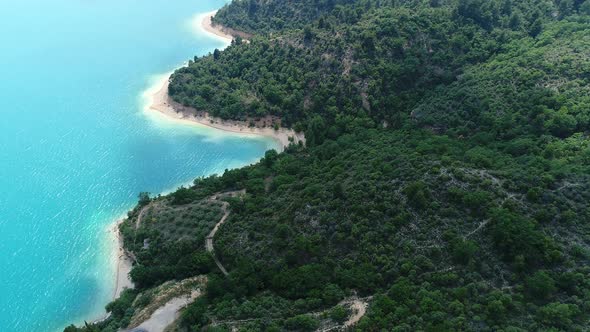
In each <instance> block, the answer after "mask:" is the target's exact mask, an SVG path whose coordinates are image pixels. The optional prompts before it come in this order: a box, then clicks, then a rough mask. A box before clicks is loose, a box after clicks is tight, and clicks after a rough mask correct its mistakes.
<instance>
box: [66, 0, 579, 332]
mask: <svg viewBox="0 0 590 332" xmlns="http://www.w3.org/2000/svg"><path fill="white" fill-rule="evenodd" d="M589 15H590V1H569V0H561V1H548V0H547V1H532V0H531V1H510V0H498V1H483V0H457V1H454V0H449V1H443V0H440V1H369V0H367V1H337V0H334V1H311V0H310V1H301V2H292V1H278V0H267V1H259V0H251V1H234V2H232V4H230V5H228V6H227V7H225V8H224V9H222V10H221V11H220V12H219V16H218V17H217V18H216V21H217V22H219V23H223V24H224V25H227V26H229V27H231V28H234V29H242V30H246V31H248V32H253V33H255V34H256V36H255V37H254V38H253V39H252V40H251V42H250V43H241V42H240V41H239V40H237V41H235V42H234V43H233V44H232V46H230V47H228V48H227V49H226V50H225V51H222V52H215V53H214V54H211V55H209V56H205V57H202V58H196V59H194V61H192V62H191V63H190V65H189V66H188V67H186V68H183V69H179V70H178V71H177V72H176V73H175V74H174V75H173V78H172V81H171V84H170V94H171V96H172V97H173V98H174V99H175V100H176V101H178V102H180V103H182V104H185V105H187V106H192V107H195V108H197V109H206V110H208V111H210V112H211V113H212V114H213V115H216V116H219V117H222V118H231V119H238V120H239V119H242V120H243V119H249V118H256V117H263V116H267V115H269V114H270V115H274V116H278V117H281V119H282V120H283V121H282V123H283V124H284V125H287V126H292V127H294V128H295V129H297V130H301V131H304V132H305V135H306V137H307V146H305V147H304V146H296V145H292V146H291V147H289V148H288V149H286V151H285V152H283V153H281V154H277V153H276V152H274V151H269V152H267V153H266V155H265V157H264V158H263V159H262V160H261V161H260V163H258V164H256V165H253V166H249V167H245V168H242V169H237V170H229V171H226V172H225V173H224V174H223V175H222V176H213V177H209V178H206V179H197V180H196V181H195V184H194V186H192V187H191V188H182V189H180V190H178V191H177V192H175V193H172V194H170V195H169V196H167V197H163V198H156V199H154V200H153V202H156V203H157V202H159V201H161V200H164V201H166V202H168V203H167V204H169V205H170V206H174V207H173V208H170V209H169V211H173V210H174V209H176V210H179V211H180V210H184V209H185V208H186V209H188V208H192V209H193V210H194V211H209V212H207V213H204V212H194V213H192V214H183V217H182V219H183V220H185V219H186V220H187V221H182V222H177V223H178V225H179V227H181V228H182V231H175V230H174V226H173V225H174V224H170V223H166V224H165V225H162V227H158V228H160V229H164V230H165V233H164V234H160V233H158V232H155V233H154V232H151V233H150V232H147V231H144V232H142V233H138V234H142V235H141V236H142V237H141V240H144V239H145V238H149V237H150V236H153V237H154V240H153V241H164V240H165V242H163V243H167V245H163V246H162V247H161V248H160V247H152V246H151V245H150V248H149V249H145V248H142V247H141V246H139V245H138V242H137V238H136V236H137V235H135V233H132V232H130V231H129V229H126V228H125V227H129V225H126V226H123V227H124V228H123V231H124V234H127V235H126V237H125V238H126V245H127V246H128V247H129V248H130V249H132V250H133V251H134V252H136V254H137V255H138V257H140V261H141V264H137V267H136V268H135V269H134V271H133V273H132V277H133V278H134V280H135V281H136V282H137V283H138V285H139V289H138V290H137V291H133V292H128V293H127V294H125V296H126V297H125V296H124V298H123V299H121V300H118V301H117V302H115V303H114V304H112V305H111V309H112V308H120V309H124V308H128V310H129V311H128V312H125V310H122V311H118V313H123V314H119V315H114V316H113V318H112V319H111V320H109V321H107V322H104V323H101V324H98V325H97V326H95V327H94V328H96V329H98V330H100V331H112V330H114V329H115V328H116V327H119V326H125V325H126V323H128V322H127V321H126V319H128V318H126V317H131V316H132V315H133V311H134V309H133V305H130V304H129V303H131V302H132V301H133V299H134V298H135V297H136V296H137V294H140V293H145V292H149V291H150V289H153V288H154V287H157V286H158V285H160V284H162V283H164V282H166V281H169V280H182V279H185V278H188V277H191V276H196V275H198V274H207V275H208V282H207V286H206V292H205V293H206V295H205V296H203V297H200V298H199V299H197V300H196V301H195V302H194V303H193V304H191V305H190V306H189V307H188V308H187V309H186V310H185V311H184V313H183V315H182V318H181V320H180V321H178V322H177V323H176V325H175V326H174V329H175V330H177V331H200V330H208V331H231V330H232V329H238V330H241V331H280V330H290V331H314V330H318V329H320V330H321V329H328V328H334V329H343V328H344V326H345V325H346V321H347V320H349V319H350V318H351V317H354V316H355V311H354V310H352V309H353V308H354V307H355V306H354V305H351V303H354V304H355V305H356V307H357V308H358V307H359V306H360V307H361V308H362V309H364V307H363V305H364V303H367V304H368V307H367V310H366V313H365V314H364V315H362V317H360V316H361V315H359V316H357V317H356V318H359V320H358V322H357V323H356V324H354V326H352V327H347V328H351V329H353V330H359V331H381V330H387V331H390V330H392V331H415V330H427V331H460V330H461V331H462V330H468V331H523V330H554V331H559V330H563V331H582V330H587V329H589V328H590V268H588V267H587V266H588V263H589V260H590V224H589V221H590V208H589V207H588V201H589V200H590V137H589V136H588V135H589V133H590V88H589V86H590V85H589V83H590V76H589V74H588V73H590V56H589V55H590V16H589ZM238 190H244V191H245V194H244V195H240V196H239V197H233V198H227V202H229V206H230V210H231V214H229V217H228V218H227V220H225V222H224V223H223V225H221V227H220V228H219V231H218V232H217V233H216V235H215V256H216V257H217V258H218V259H219V260H220V261H221V262H222V263H223V266H224V267H225V269H226V270H227V272H228V273H229V275H228V276H224V275H223V274H222V273H221V272H220V271H219V270H218V269H217V268H216V267H215V264H214V263H213V260H212V256H211V255H209V254H207V253H206V252H205V250H204V249H205V248H204V247H199V245H198V243H200V241H202V237H203V236H204V234H206V233H207V230H206V229H205V228H206V227H211V225H212V223H213V220H215V219H216V218H219V211H217V212H215V210H214V209H215V207H214V206H211V204H207V197H211V196H212V195H216V194H218V193H224V192H234V191H238ZM142 204H144V205H145V204H154V203H149V202H145V201H144V202H143V203H142ZM217 208H218V207H217ZM212 209H213V210H212ZM138 211H139V207H138V208H137V209H136V210H135V211H134V212H132V213H131V214H130V215H131V218H132V219H131V220H132V221H131V222H133V218H134V217H135V216H136V215H137V213H138ZM167 211H168V210H167ZM172 214H173V213H172ZM165 220H170V221H173V220H175V219H174V217H173V216H172V215H170V216H168V217H166V219H165ZM154 225H158V222H157V221H156V222H155V224H154ZM190 225H197V226H198V232H195V235H194V239H193V240H194V241H196V242H191V236H192V235H191V234H192V231H191V230H190V228H189V226H190ZM132 235H133V236H134V237H132ZM175 241H179V242H178V243H179V244H180V243H186V245H183V246H175V245H174V243H175ZM187 241H188V242H187ZM149 242H150V243H156V242H152V240H150V241H149ZM141 243H143V242H141ZM158 243H159V242H158ZM185 263H187V265H186V266H188V267H190V268H186V266H185ZM191 274H192V275H191ZM130 301H131V302H130ZM135 301H137V300H135ZM359 303H360V304H359ZM356 313H357V314H358V312H356ZM109 329H110V330H109ZM71 331H75V328H72V330H71Z"/></svg>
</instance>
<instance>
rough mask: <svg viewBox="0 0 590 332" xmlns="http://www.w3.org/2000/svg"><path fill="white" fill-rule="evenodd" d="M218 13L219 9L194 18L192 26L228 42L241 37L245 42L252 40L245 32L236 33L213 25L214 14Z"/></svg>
mask: <svg viewBox="0 0 590 332" xmlns="http://www.w3.org/2000/svg"><path fill="white" fill-rule="evenodd" d="M218 11H219V9H217V10H214V11H210V12H208V13H204V14H201V15H198V16H196V17H195V19H194V20H195V21H194V22H193V26H195V27H197V26H198V27H199V28H200V30H203V31H205V32H208V33H210V34H213V35H216V36H218V37H221V38H223V39H226V40H227V41H229V42H231V41H232V40H233V39H234V37H237V36H239V37H241V38H242V39H244V40H246V41H247V40H248V39H251V38H252V34H249V33H247V32H243V31H238V30H234V29H231V28H227V27H224V26H222V25H217V24H214V23H213V16H215V14H217V12H218Z"/></svg>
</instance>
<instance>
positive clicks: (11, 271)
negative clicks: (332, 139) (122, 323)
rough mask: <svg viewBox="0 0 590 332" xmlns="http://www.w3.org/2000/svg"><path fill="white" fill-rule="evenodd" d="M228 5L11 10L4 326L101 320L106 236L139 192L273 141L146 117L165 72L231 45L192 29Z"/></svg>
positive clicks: (220, 165) (109, 267)
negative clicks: (147, 100) (198, 17)
mask: <svg viewBox="0 0 590 332" xmlns="http://www.w3.org/2000/svg"><path fill="white" fill-rule="evenodd" d="M224 3H225V1H224V0H206V1H205V0H200V1H194V0H190V1H189V0H176V1H167V0H126V1H118V0H102V1H96V0H53V1H46V0H4V1H1V2H0V41H1V44H0V75H1V77H0V101H1V105H0V189H1V192H0V331H3V332H13V331H15V332H16V331H19V332H27V331H35V332H37V331H56V330H60V329H62V328H63V327H64V326H65V325H66V324H68V323H72V322H78V323H80V322H82V321H83V320H84V319H87V320H89V319H92V318H96V317H100V316H101V315H102V314H103V313H104V305H105V304H106V303H107V302H109V301H110V298H111V296H112V291H113V287H114V272H115V271H114V264H113V263H112V258H113V251H112V249H113V248H112V238H111V236H110V234H109V233H107V228H108V225H109V224H111V223H112V222H113V221H114V220H115V219H116V218H117V217H120V216H122V215H124V214H125V212H126V211H127V210H128V209H129V208H131V207H132V206H133V205H134V203H135V202H136V200H137V194H138V193H139V192H140V191H149V192H152V193H160V192H163V191H167V190H171V189H174V188H175V187H177V186H178V185H180V184H183V183H189V182H190V181H192V179H194V178H195V177H197V176H202V175H207V174H212V173H215V172H220V171H223V170H224V169H225V168H231V167H237V166H240V165H245V164H248V163H251V162H253V161H255V160H257V159H258V158H260V157H261V156H262V155H263V154H264V151H265V150H267V149H269V148H273V147H275V143H274V142H273V141H270V140H269V139H264V138H252V137H243V136H238V135H226V134H220V133H219V132H217V131H215V130H211V129H207V128H196V127H191V126H182V125H178V124H174V123H171V122H170V123H169V122H167V121H166V120H164V119H162V118H160V117H157V116H154V115H153V114H152V115H149V114H146V113H145V112H144V111H143V109H142V108H143V105H142V104H143V103H144V101H143V100H142V98H141V94H142V91H143V90H145V89H146V88H148V87H149V85H150V83H151V82H152V81H153V77H154V76H155V75H157V74H162V73H165V72H167V71H170V70H172V69H173V68H175V67H178V66H179V65H181V64H182V63H183V62H184V61H186V60H187V59H189V58H191V57H192V56H194V55H202V54H205V53H208V52H211V51H212V50H213V49H214V48H222V47H224V46H225V42H224V41H222V40H219V39H217V38H215V37H212V36H209V35H207V34H205V33H199V32H196V31H194V30H193V27H192V25H191V22H190V20H191V18H192V17H193V16H194V15H195V14H197V13H199V12H207V11H211V10H214V9H216V8H219V7H221V6H222V5H223V4H224Z"/></svg>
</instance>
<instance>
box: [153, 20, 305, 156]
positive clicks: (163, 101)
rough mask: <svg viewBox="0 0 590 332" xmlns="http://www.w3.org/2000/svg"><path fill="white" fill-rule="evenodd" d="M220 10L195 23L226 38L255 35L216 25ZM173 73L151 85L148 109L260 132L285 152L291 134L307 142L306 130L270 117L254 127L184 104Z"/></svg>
mask: <svg viewBox="0 0 590 332" xmlns="http://www.w3.org/2000/svg"><path fill="white" fill-rule="evenodd" d="M215 13H217V10H214V11H211V12H208V13H205V14H200V15H198V16H196V18H195V19H196V20H199V21H198V22H193V26H197V23H198V24H199V25H198V26H199V28H200V30H201V31H205V32H208V33H209V34H211V35H214V36H217V37H220V38H223V39H225V40H226V41H231V40H233V38H234V36H235V35H238V36H241V37H242V38H246V37H248V38H251V35H249V34H246V33H244V32H240V31H235V30H233V29H228V28H225V27H222V26H219V25H217V26H216V25H214V24H213V22H212V17H213V16H214V15H215ZM172 74H173V71H172V72H168V73H166V74H164V75H163V76H162V78H160V79H158V81H157V82H156V83H155V84H154V85H153V86H152V87H150V88H148V89H147V90H146V91H145V92H144V93H143V96H144V98H145V99H147V105H146V107H145V109H144V110H145V111H148V112H158V113H159V114H160V115H163V116H165V117H166V118H167V119H169V120H172V121H176V122H179V123H183V124H189V125H198V126H206V127H209V128H214V129H218V130H221V131H225V132H231V133H236V134H243V135H257V136H264V137H269V138H272V139H274V140H275V141H276V142H277V143H278V145H279V152H281V151H283V150H284V149H285V148H286V147H287V146H289V144H291V140H290V137H291V138H292V141H293V143H295V144H298V143H299V142H302V143H304V144H305V136H304V135H303V133H296V132H295V131H294V130H292V129H287V128H279V129H278V130H275V129H274V128H273V127H272V123H274V121H275V120H276V119H273V118H271V117H266V118H263V119H261V120H258V121H255V123H256V125H255V126H253V127H251V126H250V122H249V121H236V120H223V119H220V118H217V117H212V116H210V115H209V113H208V112H204V111H198V110H196V109H194V108H190V107H186V106H183V105H181V104H179V103H177V102H175V101H173V100H172V98H171V97H170V96H169V95H168V86H169V84H170V76H171V75H172Z"/></svg>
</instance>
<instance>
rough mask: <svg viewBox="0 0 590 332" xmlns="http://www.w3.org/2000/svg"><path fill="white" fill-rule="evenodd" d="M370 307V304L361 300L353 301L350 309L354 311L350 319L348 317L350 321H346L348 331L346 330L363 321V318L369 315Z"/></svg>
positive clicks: (345, 326) (345, 325)
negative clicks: (368, 309) (368, 308)
mask: <svg viewBox="0 0 590 332" xmlns="http://www.w3.org/2000/svg"><path fill="white" fill-rule="evenodd" d="M368 306H369V303H368V302H366V301H363V300H361V299H354V300H352V302H351V304H350V309H351V310H352V315H350V317H348V320H347V321H346V323H344V328H345V329H346V328H348V327H351V326H354V325H355V324H356V323H358V321H359V320H361V318H363V316H364V315H365V314H366V313H367V307H368Z"/></svg>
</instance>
